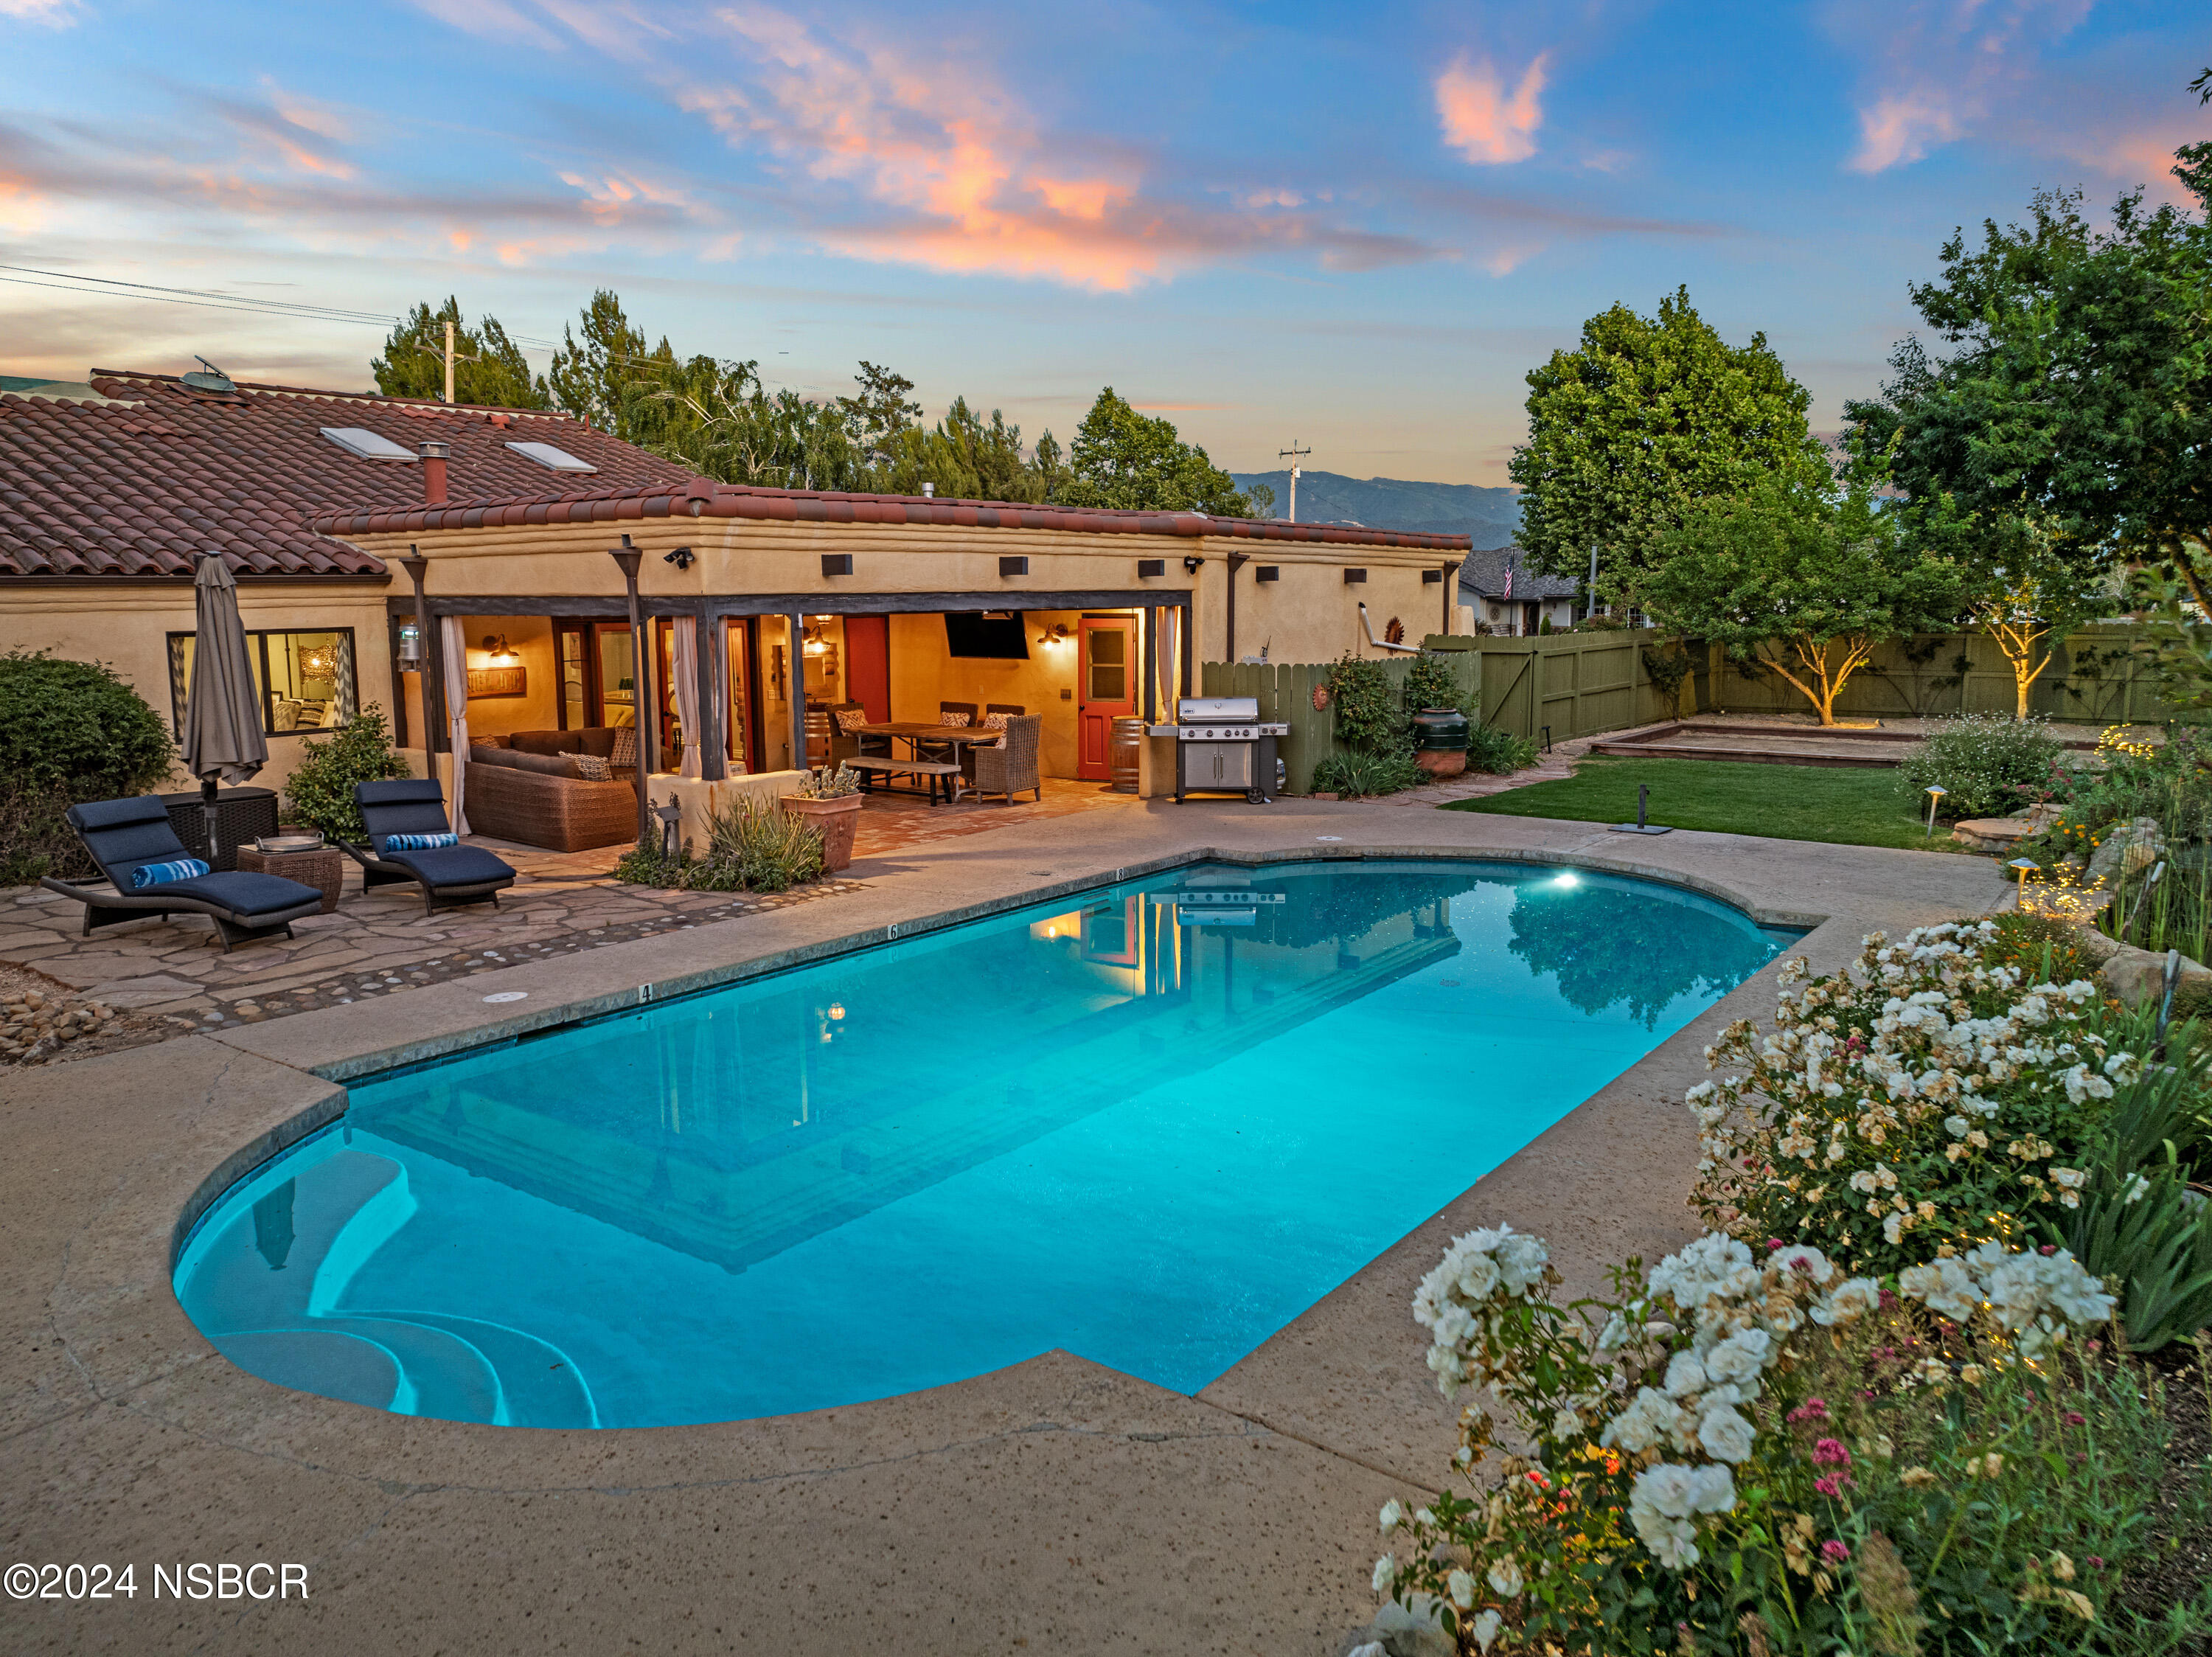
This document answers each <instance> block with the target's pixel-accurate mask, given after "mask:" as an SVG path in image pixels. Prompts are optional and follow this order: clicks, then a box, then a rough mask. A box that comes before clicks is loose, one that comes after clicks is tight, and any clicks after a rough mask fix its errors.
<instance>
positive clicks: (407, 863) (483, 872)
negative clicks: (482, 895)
mask: <svg viewBox="0 0 2212 1657" xmlns="http://www.w3.org/2000/svg"><path fill="white" fill-rule="evenodd" d="M384 861H385V862H387V863H397V864H398V865H399V867H400V868H404V869H407V870H409V871H410V873H412V874H414V876H415V877H416V879H417V880H420V881H422V884H423V885H424V886H429V887H431V888H432V889H433V890H437V889H440V888H443V887H449V886H483V885H485V884H486V883H488V882H489V881H493V880H513V878H514V870H513V868H512V867H511V866H509V865H508V864H507V863H505V862H501V860H500V859H499V858H497V857H495V856H492V855H491V853H489V851H486V850H484V849H483V847H482V846H440V847H437V848H436V849H435V850H430V851H392V852H386V854H385V856H384Z"/></svg>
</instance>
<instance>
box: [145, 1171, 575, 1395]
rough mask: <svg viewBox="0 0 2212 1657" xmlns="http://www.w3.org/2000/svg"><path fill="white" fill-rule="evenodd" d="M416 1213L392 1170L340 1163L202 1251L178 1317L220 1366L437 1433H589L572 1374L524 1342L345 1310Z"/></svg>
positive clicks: (476, 1322) (305, 1175) (262, 1204)
mask: <svg viewBox="0 0 2212 1657" xmlns="http://www.w3.org/2000/svg"><path fill="white" fill-rule="evenodd" d="M415 1212H416V1205H415V1200H414V1197H412V1195H411V1194H410V1192H409V1191H408V1186H407V1179H406V1171H405V1170H404V1168H403V1167H401V1166H400V1165H399V1164H398V1162H395V1161H392V1159H391V1158H390V1157H386V1156H379V1155H375V1154H370V1153H367V1152H362V1151H357V1150H353V1149H350V1148H349V1149H343V1150H339V1151H337V1152H336V1153H335V1154H332V1155H331V1156H328V1157H326V1158H325V1159H323V1160H322V1161H319V1162H316V1163H314V1164H313V1165H312V1166H309V1167H305V1168H303V1169H302V1170H301V1172H300V1173H298V1174H297V1175H295V1177H294V1178H293V1179H289V1180H287V1181H286V1182H284V1183H283V1185H278V1186H276V1187H275V1188H273V1189H272V1190H270V1191H269V1192H268V1193H266V1194H265V1195H264V1196H263V1197H261V1198H260V1199H258V1201H256V1202H255V1203H252V1205H251V1206H250V1207H248V1208H247V1209H244V1210H242V1211H241V1212H240V1215H238V1217H237V1218H236V1219H234V1221H232V1222H231V1223H230V1224H229V1225H228V1227H227V1228H225V1230H224V1232H223V1233H222V1234H220V1235H218V1236H216V1237H215V1238H214V1239H212V1240H210V1242H209V1245H208V1246H206V1247H205V1248H204V1251H202V1252H200V1257H199V1258H198V1259H197V1263H196V1264H195V1266H194V1268H193V1270H192V1271H191V1275H190V1277H189V1280H188V1281H187V1282H185V1283H184V1284H182V1285H180V1291H181V1293H182V1295H183V1298H184V1301H185V1308H186V1310H187V1311H188V1312H190V1313H191V1315H192V1318H193V1320H194V1321H195V1322H197V1324H198V1325H199V1326H200V1327H201V1329H202V1330H203V1331H204V1332H205V1333H206V1334H207V1336H208V1338H209V1339H210V1340H211V1341H213V1342H214V1343H215V1345H216V1349H217V1350H219V1351H220V1352H222V1355H224V1356H225V1357H227V1358H228V1359H229V1360H230V1361H231V1362H233V1363H235V1364H236V1365H238V1367H239V1368H241V1369H244V1370H246V1372H247V1373H249V1374H255V1375H258V1376H260V1377H261V1378H262V1379H263V1380H267V1381H272V1382H274V1383H276V1385H277V1386H290V1387H295V1388H298V1389H299V1390H301V1391H302V1392H318V1393H322V1394H324V1395H325V1396H328V1397H331V1398H344V1399H346V1400H348V1401H349V1402H352V1403H356V1404H366V1405H368V1406H370V1407H372V1408H375V1409H381V1410H393V1411H396V1412H397V1413H399V1414H402V1415H411V1416H427V1417H429V1418H432V1419H435V1420H440V1421H472V1422H489V1423H495V1424H498V1425H502V1426H506V1425H513V1426H522V1427H595V1426H597V1425H598V1424H599V1419H598V1414H597V1411H596V1410H595V1409H594V1408H593V1405H592V1397H591V1392H590V1389H589V1387H588V1386H586V1383H585V1381H584V1379H583V1377H582V1376H581V1375H580V1374H579V1373H578V1372H577V1369H576V1366H575V1365H574V1362H572V1361H570V1360H569V1358H568V1355H566V1354H565V1353H563V1352H562V1351H561V1350H560V1349H557V1348H556V1347H553V1346H550V1345H549V1344H547V1343H545V1342H544V1341H541V1340H538V1338H537V1337H534V1336H532V1335H528V1334H525V1333H523V1332H522V1331H519V1330H513V1329H509V1328H507V1327H506V1326H505V1325H500V1324H493V1323H486V1322H483V1320H481V1319H474V1318H465V1317H459V1316H454V1315H452V1314H448V1313H435V1312H422V1311H416V1310H413V1309H402V1310H390V1309H384V1308H375V1309H370V1308H361V1307H349V1306H346V1305H344V1304H343V1301H344V1299H345V1297H346V1295H347V1293H348V1291H349V1289H350V1288H351V1287H352V1284H353V1282H354V1279H355V1278H356V1276H357V1275H358V1274H359V1273H360V1272H361V1270H362V1268H363V1267H364V1266H366V1265H367V1264H368V1263H369V1262H370V1261H371V1260H373V1259H374V1258H375V1256H376V1254H377V1252H378V1251H379V1250H380V1249H381V1248H382V1247H383V1246H385V1245H386V1243H387V1242H389V1241H390V1240H392V1237H393V1236H394V1235H396V1234H398V1232H399V1231H400V1230H401V1228H404V1226H405V1225H406V1224H407V1222H408V1221H410V1220H411V1219H412V1218H413V1217H414V1215H415Z"/></svg>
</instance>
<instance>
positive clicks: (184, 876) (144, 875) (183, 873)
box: [131, 857, 208, 892]
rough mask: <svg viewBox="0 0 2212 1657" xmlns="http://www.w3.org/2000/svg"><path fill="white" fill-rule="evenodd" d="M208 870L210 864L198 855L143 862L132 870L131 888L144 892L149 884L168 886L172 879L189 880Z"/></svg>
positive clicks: (134, 890)
mask: <svg viewBox="0 0 2212 1657" xmlns="http://www.w3.org/2000/svg"><path fill="white" fill-rule="evenodd" d="M207 872H208V866H207V865H206V864H205V863H204V862H200V860H199V859H198V858H197V857H179V858H178V859H177V860H176V861H175V862H167V863H141V864H139V865H138V867H137V868H134V869H132V870H131V890H132V891H133V892H143V891H145V890H146V888H147V887H148V886H167V885H168V884H169V882H170V881H172V880H191V879H192V878H193V877H194V876H195V875H200V874H206V873H207Z"/></svg>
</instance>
